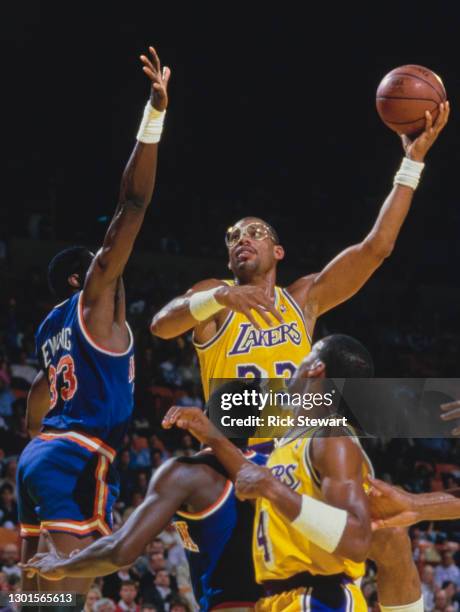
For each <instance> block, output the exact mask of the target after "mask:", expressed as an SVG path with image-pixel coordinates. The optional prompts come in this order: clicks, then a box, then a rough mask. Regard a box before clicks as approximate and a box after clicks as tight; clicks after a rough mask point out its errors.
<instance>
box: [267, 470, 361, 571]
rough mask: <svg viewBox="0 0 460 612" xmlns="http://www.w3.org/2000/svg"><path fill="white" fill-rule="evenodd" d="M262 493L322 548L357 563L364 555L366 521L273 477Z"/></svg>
mask: <svg viewBox="0 0 460 612" xmlns="http://www.w3.org/2000/svg"><path fill="white" fill-rule="evenodd" d="M263 496H264V497H265V498H266V499H268V500H269V501H270V503H271V504H272V506H274V507H275V508H276V509H277V510H278V512H279V513H280V514H282V515H284V516H285V517H286V518H287V519H288V520H289V521H290V522H291V523H292V525H293V526H294V527H295V528H296V529H297V530H298V531H299V533H300V534H301V535H303V536H305V537H306V538H308V539H311V541H312V542H314V543H315V544H316V545H317V546H319V547H321V548H323V550H326V551H327V552H336V553H338V554H339V555H342V556H344V557H346V558H347V559H352V560H353V561H356V562H357V563H360V562H362V561H364V560H365V559H366V557H367V554H368V551H369V547H370V542H371V530H370V524H369V525H363V523H362V521H360V520H359V518H358V517H356V516H354V515H353V514H352V513H350V512H347V511H346V510H343V509H341V508H336V507H334V506H331V505H330V504H326V503H324V502H322V501H319V500H316V499H313V498H311V497H309V496H306V495H300V494H299V493H296V492H295V491H293V490H292V489H290V488H289V487H288V486H287V485H285V484H283V483H281V482H279V481H278V480H276V479H275V478H273V481H271V482H270V484H269V485H268V486H267V487H266V490H265V492H264V494H263Z"/></svg>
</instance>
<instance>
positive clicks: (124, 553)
mask: <svg viewBox="0 0 460 612" xmlns="http://www.w3.org/2000/svg"><path fill="white" fill-rule="evenodd" d="M109 547H110V549H109V558H110V561H111V562H112V563H113V565H115V566H116V567H124V566H125V565H131V564H133V563H134V562H135V561H136V559H137V557H138V555H137V554H136V553H137V551H134V550H130V548H131V547H130V546H127V543H126V542H125V541H124V540H123V538H114V540H113V542H111V543H110V544H109Z"/></svg>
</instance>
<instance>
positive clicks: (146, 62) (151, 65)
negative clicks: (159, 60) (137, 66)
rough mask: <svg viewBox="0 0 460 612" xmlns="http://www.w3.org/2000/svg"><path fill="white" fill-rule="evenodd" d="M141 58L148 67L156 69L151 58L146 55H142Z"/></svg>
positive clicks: (152, 69)
mask: <svg viewBox="0 0 460 612" xmlns="http://www.w3.org/2000/svg"><path fill="white" fill-rule="evenodd" d="M139 59H140V60H141V62H142V63H143V64H144V66H146V67H147V68H150V70H151V71H152V72H154V71H155V67H154V65H153V64H152V62H151V61H150V60H149V58H148V57H147V56H146V55H140V56H139Z"/></svg>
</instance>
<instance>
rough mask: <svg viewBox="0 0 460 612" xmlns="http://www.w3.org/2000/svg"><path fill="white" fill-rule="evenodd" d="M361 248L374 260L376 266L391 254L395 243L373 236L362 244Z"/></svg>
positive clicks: (385, 238) (382, 237)
mask: <svg viewBox="0 0 460 612" xmlns="http://www.w3.org/2000/svg"><path fill="white" fill-rule="evenodd" d="M363 247H364V249H365V250H367V251H368V253H369V254H370V256H371V257H372V258H373V259H374V260H375V262H376V264H377V265H380V264H381V263H382V262H383V261H384V260H385V259H387V258H388V257H390V255H391V254H392V253H393V250H394V248H395V242H394V240H390V239H389V238H388V237H385V236H379V235H375V236H371V237H369V238H368V239H366V240H365V241H364V243H363Z"/></svg>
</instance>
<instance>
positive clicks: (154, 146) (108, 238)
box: [83, 47, 171, 338]
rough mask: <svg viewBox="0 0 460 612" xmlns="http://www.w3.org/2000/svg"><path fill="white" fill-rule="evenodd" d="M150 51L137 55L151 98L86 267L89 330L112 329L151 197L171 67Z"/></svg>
mask: <svg viewBox="0 0 460 612" xmlns="http://www.w3.org/2000/svg"><path fill="white" fill-rule="evenodd" d="M149 52H150V59H149V58H147V57H146V56H145V55H141V61H142V63H143V71H144V73H145V74H146V75H147V76H148V78H149V79H150V81H151V83H152V85H151V94H150V99H149V102H148V103H147V105H146V107H145V110H144V117H143V120H142V123H141V125H140V128H139V132H138V134H137V142H136V145H135V147H134V150H133V153H132V154H131V157H130V159H129V161H128V164H127V166H126V168H125V171H124V173H123V178H122V181H121V188H120V196H119V201H118V205H117V208H116V210H115V214H114V216H113V219H112V221H111V223H110V226H109V228H108V230H107V233H106V235H105V238H104V242H103V245H102V248H101V249H100V250H99V251H98V253H97V254H96V256H95V258H94V261H93V263H92V265H91V267H90V269H89V271H88V274H87V276H86V281H85V286H84V290H83V302H84V307H85V308H84V318H85V322H86V324H87V326H88V328H89V331H90V332H92V333H94V334H95V335H96V337H98V338H104V337H107V336H110V334H111V331H112V323H113V320H114V316H115V314H114V313H115V308H114V296H117V298H118V291H117V289H118V287H120V286H121V285H120V277H121V275H122V274H123V271H124V268H125V266H126V263H127V261H128V258H129V256H130V254H131V251H132V249H133V246H134V242H135V240H136V237H137V235H138V233H139V230H140V228H141V225H142V222H143V220H144V216H145V212H146V210H147V207H148V205H149V204H150V200H151V199H152V193H153V187H154V183H155V175H156V168H157V156H158V143H159V140H160V135H161V131H162V126H163V119H164V115H165V111H166V108H167V105H168V94H167V86H168V81H169V77H170V74H171V72H170V70H169V68H166V67H165V68H163V69H162V68H161V65H160V60H159V58H158V56H157V54H156V51H155V49H154V48H153V47H149ZM108 304H111V305H112V307H111V308H110V307H108ZM123 314H124V313H123ZM123 318H124V317H123Z"/></svg>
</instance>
